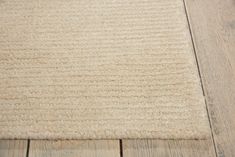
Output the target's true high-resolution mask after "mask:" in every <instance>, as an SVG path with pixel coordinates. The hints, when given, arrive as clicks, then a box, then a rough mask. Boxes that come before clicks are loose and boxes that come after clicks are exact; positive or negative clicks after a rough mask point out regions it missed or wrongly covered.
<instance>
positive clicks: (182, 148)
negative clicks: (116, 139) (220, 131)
mask: <svg viewBox="0 0 235 157" xmlns="http://www.w3.org/2000/svg"><path fill="white" fill-rule="evenodd" d="M123 148H124V150H123V156H124V157H142V156H145V157H158V156H159V157H214V156H215V153H214V148H213V144H212V143H211V140H125V141H123Z"/></svg>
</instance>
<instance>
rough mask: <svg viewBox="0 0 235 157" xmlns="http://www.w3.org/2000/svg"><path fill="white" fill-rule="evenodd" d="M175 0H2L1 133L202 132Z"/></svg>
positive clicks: (204, 123) (186, 36)
mask: <svg viewBox="0 0 235 157" xmlns="http://www.w3.org/2000/svg"><path fill="white" fill-rule="evenodd" d="M209 135H210V134H209V122H208V117H207V112H206V105H205V101H204V97H203V92H202V88H201V84H200V78H199V74H198V70H197V65H196V59H195V54H194V51H193V46H192V41H191V38H190V33H189V28H188V24H187V18H186V14H185V10H184V4H183V1H182V0H69V1H67V0H50V1H45V0H20V1H18V0H2V1H0V138H1V139H13V138H14V139H26V138H31V139H118V138H159V139H204V138H207V137H208V136H209Z"/></svg>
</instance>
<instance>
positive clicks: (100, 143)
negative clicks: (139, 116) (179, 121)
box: [0, 0, 235, 157]
mask: <svg viewBox="0 0 235 157" xmlns="http://www.w3.org/2000/svg"><path fill="white" fill-rule="evenodd" d="M184 4H185V11H186V13H187V17H188V21H189V26H190V31H191V35H192V41H193V43H194V48H195V54H196V57H197V62H198V67H199V71H200V76H201V81H202V85H203V89H204V94H205V98H206V103H207V109H208V114H209V119H210V124H211V138H210V139H208V140H156V139H148V140H76V141H75V140H74V141H45V140H44V141H43V140H0V157H60V156H61V157H78V156H79V157H108V156H109V157H153V156H156V157H158V156H159V157H215V156H217V157H235V1H234V0H184Z"/></svg>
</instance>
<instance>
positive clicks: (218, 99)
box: [185, 0, 235, 157]
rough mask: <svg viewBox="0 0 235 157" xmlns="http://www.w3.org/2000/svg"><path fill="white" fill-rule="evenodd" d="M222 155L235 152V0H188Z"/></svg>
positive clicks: (226, 156) (216, 141) (217, 142)
mask: <svg viewBox="0 0 235 157" xmlns="http://www.w3.org/2000/svg"><path fill="white" fill-rule="evenodd" d="M185 2H186V9H187V12H188V15H189V21H190V25H191V29H192V35H193V39H194V44H195V49H196V53H197V58H198V63H199V69H200V71H201V77H202V82H203V86H204V90H205V95H206V101H207V104H208V110H209V116H210V119H211V124H212V131H213V136H214V140H215V145H216V151H217V154H218V156H219V157H232V156H235V149H234V148H235V1H234V0H223V1H221V0H209V1H205V0H185Z"/></svg>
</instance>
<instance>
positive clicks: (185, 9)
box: [182, 0, 218, 157]
mask: <svg viewBox="0 0 235 157" xmlns="http://www.w3.org/2000/svg"><path fill="white" fill-rule="evenodd" d="M182 2H183V7H184V11H185V16H186V19H187V25H188V30H189V33H190V38H191V42H192V47H193V52H194V56H195V60H196V65H197V70H198V75H199V78H200V84H201V87H202V92H203V96H204V100H205V104H206V111H207V116H208V120H209V125H210V132H211V136H212V142H213V146H214V151H215V155H216V157H218V154H217V148H216V145H215V139H214V134H213V131H212V124H211V118H210V114H209V109H208V104H207V100H206V97H205V89H204V86H203V82H202V76H201V72H200V70H199V62H198V60H199V59H198V56H197V53H196V48H195V41H194V38H193V33H192V26H191V25H190V21H189V15H188V11H187V7H186V2H185V0H182Z"/></svg>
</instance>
